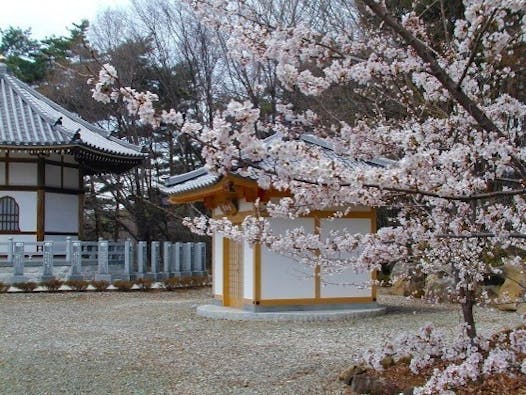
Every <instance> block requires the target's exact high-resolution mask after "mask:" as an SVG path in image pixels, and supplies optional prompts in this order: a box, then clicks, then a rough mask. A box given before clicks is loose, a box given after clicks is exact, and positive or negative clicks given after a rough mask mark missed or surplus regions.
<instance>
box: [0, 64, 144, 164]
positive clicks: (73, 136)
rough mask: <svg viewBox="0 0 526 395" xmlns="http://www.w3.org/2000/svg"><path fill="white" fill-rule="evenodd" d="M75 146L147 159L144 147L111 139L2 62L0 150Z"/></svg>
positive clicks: (106, 153)
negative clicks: (25, 82) (53, 100)
mask: <svg viewBox="0 0 526 395" xmlns="http://www.w3.org/2000/svg"><path fill="white" fill-rule="evenodd" d="M6 146H7V147H10V146H13V147H17V148H31V147H33V148H37V147H38V148H45V147H57V146H73V147H80V148H82V149H84V150H89V151H93V152H95V153H97V154H98V155H103V156H104V155H109V156H116V157H119V158H122V159H132V160H133V159H137V160H140V159H142V158H144V156H145V155H144V154H143V153H141V150H140V147H137V146H134V145H132V144H129V143H127V142H124V141H121V140H119V139H116V138H114V137H111V136H110V133H109V132H108V131H105V130H103V129H101V128H98V127H96V126H94V125H92V124H90V123H88V122H86V121H84V120H83V119H81V118H80V117H78V116H77V115H75V114H73V113H71V112H69V111H67V110H66V109H64V108H63V107H61V106H59V105H58V104H56V103H54V102H52V101H51V100H49V99H47V98H46V97H45V96H43V95H41V94H40V93H38V92H37V91H35V90H34V89H32V88H31V87H29V86H28V85H26V84H24V83H23V82H22V81H20V80H18V79H17V78H15V77H14V76H12V75H11V74H10V73H9V71H8V69H7V66H6V65H5V64H4V63H0V147H6Z"/></svg>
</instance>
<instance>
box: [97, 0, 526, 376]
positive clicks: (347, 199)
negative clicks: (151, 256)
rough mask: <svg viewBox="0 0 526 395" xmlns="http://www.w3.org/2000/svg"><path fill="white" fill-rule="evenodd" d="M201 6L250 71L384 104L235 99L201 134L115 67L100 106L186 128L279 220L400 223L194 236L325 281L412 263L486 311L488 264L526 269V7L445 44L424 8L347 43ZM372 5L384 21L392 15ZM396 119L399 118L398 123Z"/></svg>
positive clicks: (464, 20)
mask: <svg viewBox="0 0 526 395" xmlns="http://www.w3.org/2000/svg"><path fill="white" fill-rule="evenodd" d="M189 3H191V6H193V7H194V10H195V12H196V14H197V15H198V16H199V17H200V18H202V20H203V22H204V23H207V24H209V25H210V26H211V27H213V28H217V29H219V30H220V31H222V32H223V33H224V34H225V36H227V37H228V40H227V43H226V45H227V46H228V50H229V52H230V53H231V54H232V56H233V57H235V58H236V59H237V60H238V61H239V62H241V63H243V64H256V63H258V62H259V63H261V64H263V63H272V64H275V65H276V77H277V79H278V80H279V82H280V84H281V86H282V87H283V88H284V89H290V90H296V91H299V92H301V93H302V94H303V95H305V97H314V98H316V97H319V96H320V95H322V94H326V93H327V92H328V91H330V90H331V88H333V87H337V86H346V87H348V88H349V89H351V90H353V92H356V93H357V94H358V95H362V96H364V97H368V96H371V97H372V98H374V100H373V99H371V102H373V103H372V104H371V106H370V108H368V112H367V113H364V114H357V115H356V117H354V118H351V119H339V118H338V117H337V116H336V115H335V114H330V115H331V117H327V116H325V117H322V116H321V114H316V112H315V111H313V110H307V111H302V112H299V113H298V112H296V111H295V109H294V108H293V107H292V106H291V105H289V104H288V103H279V104H278V105H277V106H276V109H277V114H276V117H275V119H272V120H269V119H268V118H267V117H265V116H264V115H263V114H262V112H261V111H260V109H259V108H255V107H254V104H253V103H251V102H243V101H241V102H238V101H232V102H231V103H229V104H228V106H227V107H226V108H224V109H223V110H222V111H218V112H217V113H216V114H215V116H214V119H213V122H212V124H211V125H202V124H198V123H195V122H193V121H192V120H191V119H184V118H183V116H182V115H181V114H179V113H177V112H176V111H174V110H165V111H164V112H161V113H159V112H158V111H156V109H155V106H154V103H155V101H156V99H157V98H156V97H155V95H153V94H151V93H149V92H146V93H140V92H136V91H135V90H133V89H131V88H118V87H116V86H115V80H116V72H115V70H114V69H113V68H111V66H108V65H105V66H104V67H103V70H101V74H100V75H99V81H98V82H97V83H96V84H95V88H94V97H95V98H96V99H98V100H101V101H104V102H109V101H111V100H113V101H116V100H118V99H122V100H123V102H124V103H125V104H126V106H127V108H128V111H130V113H132V114H134V115H136V116H138V117H139V118H140V119H141V120H142V121H143V122H146V123H150V124H153V125H159V124H160V123H161V122H168V123H174V124H177V125H178V126H180V129H181V132H182V133H186V134H187V135H189V136H191V137H192V138H194V139H196V140H198V141H200V142H201V143H202V146H203V151H202V153H203V157H204V159H205V161H206V166H207V167H208V169H210V171H212V172H215V173H219V174H226V173H235V174H238V175H240V176H243V177H248V178H252V179H254V180H256V181H257V183H258V186H259V187H260V188H261V189H273V190H277V191H283V192H286V193H287V194H288V197H286V198H284V199H282V200H281V201H279V202H271V203H269V204H267V208H266V209H267V212H268V213H269V214H270V215H271V216H272V215H275V216H286V217H289V218H295V217H297V216H300V215H305V214H308V213H309V212H311V211H312V210H327V209H333V208H337V210H338V212H337V213H336V214H335V216H338V215H342V213H346V212H348V210H351V209H352V208H353V207H356V206H375V207H381V206H390V207H393V206H396V208H397V213H398V214H397V218H396V219H395V221H394V223H393V224H392V226H388V227H385V228H383V229H381V230H380V231H379V232H378V233H376V234H374V235H363V234H351V233H349V232H345V231H341V232H331V233H330V234H327V235H325V237H324V238H320V237H319V236H318V235H316V234H311V233H309V232H307V231H305V229H302V228H298V229H290V230H289V231H288V232H287V233H286V234H285V235H275V234H273V233H272V231H271V227H270V226H269V221H268V219H267V218H265V217H261V216H254V217H249V218H247V219H246V220H245V222H243V224H241V225H234V224H232V223H230V222H229V221H228V220H227V219H221V220H211V219H205V218H199V219H190V220H188V221H187V224H188V225H190V226H191V228H192V229H193V230H195V231H198V232H208V233H211V232H221V233H222V234H223V235H225V236H226V237H231V238H235V239H239V238H244V239H246V240H248V241H249V242H251V243H261V244H263V245H265V246H267V247H268V248H270V249H272V250H273V251H276V252H279V253H282V254H285V255H288V256H292V257H294V258H296V259H297V260H298V261H299V262H302V263H306V264H310V265H319V266H322V267H323V268H325V269H326V270H339V269H342V268H344V267H349V266H351V267H353V268H354V269H356V270H360V269H361V270H362V271H363V270H371V269H377V268H378V267H379V265H380V264H384V263H392V262H397V261H401V260H405V261H408V262H410V265H407V267H408V270H409V271H410V272H414V271H415V270H417V271H419V272H421V273H424V274H433V273H438V274H440V275H443V276H447V277H449V278H450V279H451V280H452V284H453V285H452V287H451V290H450V291H451V294H452V297H453V299H454V300H456V301H458V302H459V303H464V304H465V303H471V304H472V303H474V300H473V298H475V297H477V296H478V295H479V294H478V293H477V292H476V291H477V289H476V288H477V286H478V285H479V284H480V283H481V282H482V281H483V280H484V279H485V278H486V277H488V276H490V275H491V274H493V273H494V272H495V268H493V267H492V266H491V265H489V264H488V263H487V260H486V259H485V257H487V256H488V255H490V254H492V252H493V251H494V250H496V249H505V250H506V251H508V253H509V255H510V257H509V258H510V259H511V260H513V254H514V253H516V254H517V255H516V257H520V253H517V252H518V251H521V250H522V249H524V248H526V244H525V240H526V238H525V237H524V234H525V230H526V217H524V215H523V212H524V209H526V204H525V200H524V198H523V197H522V195H524V194H525V190H524V185H525V182H526V146H525V144H524V141H525V137H526V136H525V131H524V122H525V115H526V103H524V102H523V100H522V99H521V96H520V95H518V94H517V92H514V91H513V89H508V88H507V87H509V83H508V82H509V81H514V79H515V78H517V76H516V72H515V71H514V68H513V67H511V66H512V64H513V59H514V57H517V59H519V58H521V56H523V55H524V54H523V53H522V52H520V51H521V48H522V49H523V48H524V47H525V46H524V44H525V42H526V17H525V16H524V15H526V3H525V2H524V1H521V0H506V1H496V0H466V1H464V9H465V13H464V15H463V17H461V18H458V19H456V20H455V21H454V26H453V29H452V32H451V37H449V39H448V40H446V42H443V43H440V44H437V43H436V42H435V41H433V37H432V35H431V34H429V31H428V29H427V26H426V22H425V20H424V19H423V17H422V15H421V14H419V13H416V12H413V11H411V12H408V13H407V14H405V15H403V16H402V17H401V18H399V19H396V18H394V17H393V18H391V19H386V18H385V17H384V20H383V22H385V24H386V25H389V24H391V27H392V29H391V30H389V29H387V28H382V27H378V26H376V27H374V26H373V27H371V28H369V27H367V26H365V27H363V30H362V31H361V32H358V33H353V34H347V33H349V32H347V31H345V29H343V31H317V30H316V29H312V28H311V27H310V26H309V25H308V24H305V23H297V24H295V25H286V24H279V23H275V24H273V25H271V24H269V23H266V22H264V21H263V20H262V19H261V18H260V17H259V15H258V13H257V12H256V10H255V9H254V8H253V7H252V4H251V2H245V1H238V0H196V1H191V2H189ZM362 3H364V4H366V5H368V6H369V7H370V11H371V13H372V14H374V15H376V16H377V17H380V18H382V9H381V7H382V6H381V4H380V3H379V2H375V1H372V0H362ZM378 7H379V9H378ZM351 13H352V12H351ZM393 20H394V22H392V21H393ZM382 26H383V25H382ZM378 92H381V94H380V95H379V94H378ZM392 108H396V109H397V112H396V114H395V115H393V116H388V115H386V113H387V112H388V111H389V110H390V109H392ZM329 111H330V110H329ZM327 118H328V119H329V120H327ZM307 132H308V133H307ZM261 135H271V136H270V137H268V138H267V139H261V138H260V137H259V136H261ZM309 135H310V137H309ZM378 158H383V159H382V161H381V162H378V161H377V160H378ZM387 159H388V160H387ZM379 163H381V165H379ZM262 204H263V202H262ZM315 251H316V253H315ZM513 262H515V263H517V264H519V265H524V264H523V263H522V262H521V261H519V259H518V258H517V259H515V260H513ZM489 366H490V365H488V369H489V368H490V367H489ZM491 366H493V365H491ZM452 374H453V373H452ZM455 374H456V373H455Z"/></svg>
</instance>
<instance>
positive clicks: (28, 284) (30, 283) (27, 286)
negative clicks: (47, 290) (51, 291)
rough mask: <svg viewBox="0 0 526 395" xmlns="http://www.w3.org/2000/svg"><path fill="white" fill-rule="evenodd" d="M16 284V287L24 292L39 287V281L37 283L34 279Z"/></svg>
mask: <svg viewBox="0 0 526 395" xmlns="http://www.w3.org/2000/svg"><path fill="white" fill-rule="evenodd" d="M14 285H15V287H17V288H18V289H20V290H21V291H24V292H33V291H34V290H35V288H36V287H37V283H35V282H34V281H27V282H23V283H16V284H14Z"/></svg>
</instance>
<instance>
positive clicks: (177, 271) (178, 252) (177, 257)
mask: <svg viewBox="0 0 526 395" xmlns="http://www.w3.org/2000/svg"><path fill="white" fill-rule="evenodd" d="M182 252H183V244H182V243H180V242H177V243H174V244H173V246H172V255H173V266H172V269H173V276H174V277H180V276H181V256H182Z"/></svg>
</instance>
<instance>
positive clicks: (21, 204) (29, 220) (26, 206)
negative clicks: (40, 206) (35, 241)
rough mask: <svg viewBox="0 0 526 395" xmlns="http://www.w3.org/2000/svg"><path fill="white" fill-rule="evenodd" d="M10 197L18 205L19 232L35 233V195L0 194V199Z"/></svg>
mask: <svg viewBox="0 0 526 395" xmlns="http://www.w3.org/2000/svg"><path fill="white" fill-rule="evenodd" d="M4 196H10V197H12V198H13V199H15V200H16V202H17V203H18V208H19V214H20V220H19V225H20V231H21V232H36V229H37V193H36V192H25V191H13V192H7V191H6V192H0V198H1V197H4Z"/></svg>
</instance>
